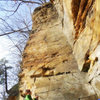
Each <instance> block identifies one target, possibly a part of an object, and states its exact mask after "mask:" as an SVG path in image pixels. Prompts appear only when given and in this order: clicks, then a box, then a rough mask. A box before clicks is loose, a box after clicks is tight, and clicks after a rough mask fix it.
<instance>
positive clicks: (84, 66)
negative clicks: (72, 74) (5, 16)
mask: <svg viewBox="0 0 100 100" xmlns="http://www.w3.org/2000/svg"><path fill="white" fill-rule="evenodd" d="M54 3H55V6H56V8H57V10H58V12H59V16H60V15H61V16H60V18H61V19H62V20H63V24H64V25H63V33H64V34H65V35H66V37H67V40H68V42H69V43H70V45H71V47H72V49H73V54H74V57H75V59H76V60H77V64H78V68H79V70H80V71H83V72H86V73H87V76H86V78H87V80H88V82H89V83H90V84H91V86H93V88H94V90H95V92H96V93H97V95H98V97H99V98H100V88H99V84H100V75H99V74H100V30H99V22H100V17H99V16H100V6H99V5H100V1H99V0H55V2H54ZM58 6H60V7H58ZM61 13H62V14H61Z"/></svg>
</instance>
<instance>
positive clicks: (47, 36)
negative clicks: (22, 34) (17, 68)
mask: <svg viewBox="0 0 100 100" xmlns="http://www.w3.org/2000/svg"><path fill="white" fill-rule="evenodd" d="M99 5H100V1H99V0H54V1H53V4H51V3H47V4H45V5H44V6H42V7H38V8H36V9H35V11H34V13H33V27H32V34H31V35H30V38H29V40H28V42H27V45H26V47H25V50H24V53H23V62H22V72H21V73H20V75H19V77H20V97H19V100H23V97H22V96H21V95H24V93H25V90H26V89H30V90H31V91H32V97H34V94H35V93H36V94H37V95H38V96H39V100H44V99H45V100H61V99H62V100H96V99H97V97H99V98H100V75H99V74H100V71H99V68H100V65H99V63H100V61H99V60H100V51H99V49H100V46H99V43H100V42H99V40H100V30H99V21H100V18H99V14H100V7H99Z"/></svg>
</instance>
